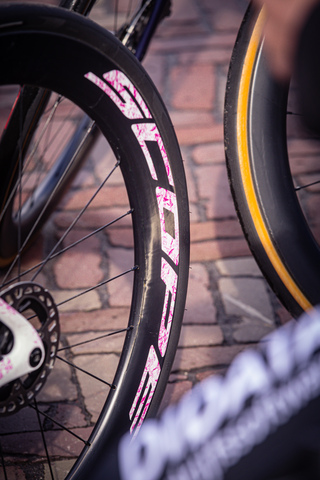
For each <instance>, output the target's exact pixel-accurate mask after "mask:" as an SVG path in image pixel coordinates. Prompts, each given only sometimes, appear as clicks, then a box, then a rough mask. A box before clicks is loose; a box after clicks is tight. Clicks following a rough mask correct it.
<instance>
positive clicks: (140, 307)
mask: <svg viewBox="0 0 320 480" xmlns="http://www.w3.org/2000/svg"><path fill="white" fill-rule="evenodd" d="M0 13H1V14H0V18H1V29H0V45H1V49H0V50H1V52H0V60H1V62H2V65H3V69H2V70H1V73H0V83H1V85H3V86H4V89H5V90H2V92H5V96H2V97H1V98H2V99H3V100H7V99H8V98H9V93H11V92H12V93H15V88H16V86H17V85H18V86H19V85H21V84H22V85H32V86H37V87H41V88H46V89H49V90H50V91H52V92H56V93H57V95H58V97H59V96H60V95H62V96H63V97H64V99H65V100H64V107H63V108H65V111H66V112H67V111H69V107H70V105H71V103H72V104H74V105H75V110H72V112H77V111H80V110H83V111H84V112H85V114H87V115H88V116H89V117H90V118H92V120H93V121H94V122H95V123H96V125H97V126H98V127H99V129H100V130H101V132H102V137H103V138H102V139H101V140H99V144H98V146H97V149H99V150H100V152H101V154H102V155H101V156H102V161H101V162H97V163H95V160H94V155H92V158H89V163H88V165H87V166H86V167H85V168H84V170H83V171H81V172H80V176H79V177H77V178H76V179H75V182H76V183H75V184H73V185H71V187H70V191H69V192H68V194H67V196H66V197H65V200H64V201H63V202H62V204H59V206H57V208H56V210H55V211H54V212H52V215H51V216H50V217H49V219H48V221H47V222H46V223H45V224H44V226H43V228H42V229H41V230H40V233H39V235H38V236H37V237H35V238H33V235H32V234H31V235H30V238H28V239H26V240H24V241H21V240H22V238H23V235H21V228H20V227H19V223H20V222H19V219H21V218H23V216H24V214H25V212H24V210H23V208H24V204H25V203H26V202H28V185H29V181H28V182H27V181H26V182H24V181H23V178H24V176H27V173H28V168H30V169H31V167H26V168H24V165H22V164H21V162H15V163H14V165H12V163H10V161H8V160H7V159H5V161H1V167H0V168H1V169H2V173H3V176H2V177H1V178H2V182H3V183H2V185H1V197H2V212H1V215H2V216H1V219H0V233H1V235H0V238H3V237H4V236H5V235H6V232H7V225H8V224H11V225H13V224H14V225H15V226H16V230H12V232H14V231H15V232H17V233H16V235H15V234H12V240H13V241H14V242H16V243H17V245H18V256H17V257H16V258H14V259H11V260H10V263H9V265H8V266H7V267H5V268H4V269H3V270H2V272H1V276H2V288H1V294H2V295H3V296H4V298H6V299H9V300H12V302H16V303H14V304H17V305H18V306H19V308H20V309H21V311H23V312H24V313H25V314H26V315H28V318H30V317H35V318H36V320H37V321H38V323H39V329H40V330H41V329H42V330H43V331H44V335H46V339H47V340H46V341H47V345H46V346H47V349H49V348H51V343H53V342H54V339H51V336H50V334H49V333H48V332H47V330H46V328H47V327H46V321H42V319H41V318H40V317H41V316H40V315H39V311H40V310H41V308H42V309H43V308H44V307H45V305H43V302H44V300H43V298H42V297H43V295H42V294H41V293H39V292H42V290H41V288H42V287H44V288H46V289H47V290H48V291H49V293H50V294H51V295H52V298H53V302H54V304H55V305H56V306H57V308H58V311H59V323H60V331H61V334H60V344H59V348H58V351H57V355H56V358H55V363H54V366H53V369H52V372H51V373H50V374H48V375H47V374H45V379H44V380H45V382H44V383H45V384H44V386H43V388H42V389H41V390H40V391H39V392H36V391H35V386H36V385H35V384H34V382H33V378H31V377H28V378H27V379H19V380H18V383H19V385H20V387H21V385H22V387H23V388H24V389H25V391H26V392H27V393H26V394H28V393H30V395H32V396H33V397H34V398H35V401H32V402H31V403H30V404H29V405H27V406H23V408H22V407H21V405H19V401H18V400H19V399H16V397H15V396H14V394H13V393H14V392H13V387H14V385H10V386H9V387H8V388H6V389H5V390H2V391H1V392H0V403H1V412H2V413H1V415H2V418H1V422H0V442H1V455H2V459H3V462H5V465H6V467H5V468H6V471H7V474H11V472H12V471H13V472H14V474H17V475H19V474H20V473H21V472H23V474H24V475H25V476H28V475H29V476H30V475H31V476H33V478H35V477H36V478H42V477H45V478H47V477H46V475H47V476H48V478H50V476H52V478H59V479H60V478H65V477H67V478H77V479H79V478H80V479H81V478H89V477H90V478H92V471H93V469H94V465H95V464H96V462H97V459H99V458H103V452H105V451H106V450H107V449H108V448H110V446H111V445H112V443H113V442H114V441H115V439H116V438H118V437H119V436H120V435H122V433H123V432H125V431H127V430H130V431H131V432H132V435H133V436H134V435H135V434H136V432H137V431H138V430H139V427H140V425H141V423H142V421H143V420H144V418H145V417H146V416H147V415H154V414H155V412H156V410H157V408H158V405H159V403H160V401H161V397H162V394H163V391H164V388H165V385H166V381H167V378H168V375H169V372H170V367H171V364H172V361H173V358H174V353H175V350H176V346H177V342H178V337H179V331H180V324H181V320H182V316H183V311H184V303H185V295H186V286H187V277H188V259H189V222H188V201H187V193H186V185H185V177H184V171H183V166H182V161H181V156H180V152H179V148H178V144H177V141H176V138H175V135H174V132H173V130H172V127H171V123H170V120H169V118H168V116H167V113H166V111H165V108H164V105H163V103H162V101H161V99H160V97H159V96H158V94H157V93H156V91H155V89H154V86H153V84H152V82H151V81H150V80H149V78H148V76H147V75H146V73H145V72H144V70H143V69H142V67H141V66H140V65H139V64H138V62H136V61H135V59H134V58H133V57H132V55H131V54H130V53H129V52H127V51H126V50H125V49H124V48H123V47H122V46H121V44H120V43H119V42H118V41H117V40H116V39H114V37H113V36H112V35H108V34H106V32H105V31H104V30H102V29H100V28H99V27H97V26H96V25H95V24H93V23H92V22H90V21H89V20H87V19H83V18H81V17H78V16H76V17H75V16H74V15H72V14H69V13H68V12H65V11H62V10H60V9H59V10H57V9H52V8H48V7H35V6H32V7H31V6H19V7H16V6H13V7H12V6H11V7H3V8H1V12H0ZM57 24H58V25H59V31H56V26H57ZM79 32H81V35H80V38H79ZM9 53H10V54H9ZM22 107H23V106H22ZM49 111H51V108H50V109H49V107H48V110H45V113H46V114H47V113H48V112H49ZM72 115H74V113H73V114H72ZM58 130H59V127H58ZM106 140H107V141H108V144H109V145H110V148H109V147H107V142H106ZM19 149H21V147H19ZM39 156H40V157H41V155H39ZM18 157H19V156H18ZM42 160H43V159H42ZM44 163H45V162H44V161H42V162H40V164H41V165H42V167H43V166H44ZM32 173H33V170H32ZM20 174H22V183H21V182H20ZM26 178H27V177H26ZM79 184H80V185H81V193H80V194H79V190H77V185H79ZM84 197H86V198H84ZM7 199H9V202H7ZM8 206H9V207H8ZM8 208H9V212H10V214H8V213H7V212H8V210H7V209H8ZM10 209H11V210H10ZM82 210H83V212H82ZM26 211H27V210H26ZM4 219H6V222H4ZM131 225H132V231H131ZM70 227H72V228H70ZM69 230H70V231H69ZM93 233H94V235H93ZM29 240H30V245H28V247H29V248H28V249H25V248H24V245H23V243H26V244H29ZM70 247H72V248H70ZM67 249H68V250H67ZM71 252H73V253H71ZM99 259H100V260H99ZM101 259H102V260H101ZM89 284H91V285H89ZM38 285H40V287H41V288H40V290H39V287H38ZM30 296H33V297H35V299H34V301H33V303H34V304H35V305H38V307H39V308H38V307H33V311H31V313H30V309H31V310H32V308H31V307H32V306H33V304H32V302H31V303H30V304H29V303H28V301H29V298H30ZM20 298H24V299H25V302H20ZM71 298H72V301H71ZM27 307H28V308H27ZM30 321H31V320H30ZM32 321H35V320H34V318H33V319H32ZM120 330H121V331H122V332H121V339H120V340H118V337H117V336H115V335H113V334H114V333H119V331H120ZM110 334H112V335H110ZM108 339H109V340H110V339H111V340H112V342H111V344H110V343H108V342H107V340H108ZM40 373H41V372H39V375H40ZM88 373H89V374H91V375H94V377H99V378H100V379H99V380H98V381H97V382H96V380H97V378H94V377H92V376H90V380H87V378H89V377H88ZM107 383H109V385H107ZM20 387H19V388H20ZM22 387H21V388H22ZM8 407H9V408H8ZM9 410H10V411H9ZM66 427H67V428H66ZM43 439H45V443H42V441H43ZM49 459H50V461H49ZM69 471H70V472H69ZM68 472H69V473H68Z"/></svg>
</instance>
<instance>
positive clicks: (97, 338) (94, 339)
mask: <svg viewBox="0 0 320 480" xmlns="http://www.w3.org/2000/svg"><path fill="white" fill-rule="evenodd" d="M132 329H133V327H132V326H130V327H127V328H122V329H121V330H116V331H115V332H111V333H106V334H105V335H100V336H99V337H95V338H91V339H90V340H85V341H83V342H78V343H74V344H73V345H68V346H67V347H61V348H58V352H62V351H63V350H70V349H71V348H75V347H79V346H80V345H86V344H87V343H91V342H96V341H97V340H101V339H102V338H107V337H111V336H113V335H118V334H119V333H124V332H128V331H129V330H132Z"/></svg>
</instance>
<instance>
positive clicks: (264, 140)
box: [224, 5, 320, 317]
mask: <svg viewBox="0 0 320 480" xmlns="http://www.w3.org/2000/svg"><path fill="white" fill-rule="evenodd" d="M263 25H264V12H263V9H262V10H261V11H260V12H258V11H256V10H255V9H253V8H252V6H251V5H249V7H248V10H247V12H246V14H245V17H244V20H243V23H242V25H241V28H240V31H239V34H238V38H237V40H236V44H235V47H234V51H233V54H232V59H231V63H230V69H229V73H228V81H227V90H226V98H225V121H224V127H225V150H226V160H227V168H228V175H229V182H230V185H231V191H232V195H233V199H234V203H235V206H236V210H237V213H238V216H239V219H240V222H241V225H242V228H243V231H244V234H245V237H246V239H247V241H248V244H249V246H250V249H251V251H252V253H253V255H254V257H255V259H256V261H257V263H258V265H259V267H260V269H261V270H262V272H263V274H264V276H265V278H266V279H267V280H268V282H269V284H270V286H271V287H272V289H273V290H274V292H275V293H276V295H277V296H278V298H279V299H280V301H281V302H282V303H283V304H284V306H285V307H286V308H287V309H288V310H289V312H290V313H291V314H292V315H293V316H295V317H297V316H298V315H299V314H300V313H301V312H302V311H304V310H308V309H309V308H310V307H311V306H312V305H316V304H318V303H319V301H320V278H319V271H320V250H319V246H318V243H317V242H316V240H315V239H314V236H313V234H312V232H311V230H310V227H309V225H308V222H307V221H306V218H305V215H304V213H303V211H302V209H301V206H300V203H299V200H298V198H297V194H296V191H295V186H294V182H293V178H292V174H291V170H290V165H289V157H288V149H287V128H286V123H287V120H286V117H287V102H288V87H289V85H285V84H279V83H278V82H276V81H275V80H274V79H273V78H272V76H271V74H270V73H269V71H268V67H267V62H266V60H265V56H264V53H263Z"/></svg>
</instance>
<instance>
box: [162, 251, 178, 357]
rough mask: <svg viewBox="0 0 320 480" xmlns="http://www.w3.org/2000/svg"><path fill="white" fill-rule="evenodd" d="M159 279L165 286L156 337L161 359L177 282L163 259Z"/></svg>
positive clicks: (170, 321)
mask: <svg viewBox="0 0 320 480" xmlns="http://www.w3.org/2000/svg"><path fill="white" fill-rule="evenodd" d="M161 279H162V280H163V281H164V283H165V285H166V294H165V299H164V305H163V311H162V317H161V325H160V331H159V337H158V346H159V350H160V353H161V356H162V357H163V356H164V354H165V353H166V350H167V345H168V340H169V334H170V329H171V324H172V318H173V311H174V306H175V302H176V293H177V282H178V275H177V274H176V272H175V271H174V270H173V268H172V267H171V266H170V265H169V263H168V262H167V261H166V260H165V259H164V258H162V259H161ZM170 294H171V299H170V305H169V298H170ZM168 307H169V313H168ZM166 318H168V320H167V322H166ZM166 323H167V325H166Z"/></svg>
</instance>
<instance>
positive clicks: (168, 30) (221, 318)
mask: <svg viewBox="0 0 320 480" xmlns="http://www.w3.org/2000/svg"><path fill="white" fill-rule="evenodd" d="M52 3H54V0H53V2H52ZM246 6H247V2H246V1H245V0H225V1H224V2H221V0H173V9H172V10H173V11H172V16H171V17H170V18H169V19H166V20H165V22H164V23H163V24H162V25H161V27H160V28H159V30H158V32H157V35H156V37H155V39H154V42H153V44H152V46H151V48H150V51H149V53H148V55H147V57H146V59H145V62H144V65H145V67H146V69H147V71H148V72H149V74H150V75H151V77H152V78H153V80H154V82H155V84H156V85H157V87H158V89H159V91H160V93H161V95H162V96H163V99H164V101H165V103H166V105H167V108H168V110H169V113H170V115H171V118H172V121H173V124H174V126H175V129H176V132H177V136H178V140H179V142H180V146H181V150H182V155H183V158H184V164H185V169H186V174H187V182H188V189H189V199H190V211H191V269H190V281H189V293H188V298H187V306H186V312H185V318H184V325H183V328H182V334H181V339H180V343H179V348H178V351H177V355H176V359H175V362H174V365H173V370H172V374H171V376H170V381H169V384H168V387H167V390H166V394H165V397H164V400H163V404H162V408H163V407H164V406H165V405H168V404H170V403H172V402H175V401H176V400H177V399H178V398H179V397H180V396H181V395H182V394H183V393H184V392H186V391H187V390H189V389H190V388H191V387H192V385H194V384H195V383H197V382H198V381H200V380H202V379H204V378H205V377H207V376H208V375H210V374H212V373H217V372H223V371H224V370H225V369H226V367H227V366H228V364H229V363H230V362H231V360H232V359H233V357H234V356H235V355H236V354H237V353H238V352H240V351H242V350H243V349H245V348H247V347H248V346H252V345H254V344H255V343H256V342H257V341H258V340H259V339H260V338H261V337H262V336H263V335H265V334H266V333H268V332H270V331H271V330H272V329H273V328H274V327H275V325H276V324H278V323H281V322H283V321H285V320H286V319H287V318H288V314H287V312H286V311H285V310H284V309H283V308H282V307H281V306H280V304H279V302H278V301H277V299H276V298H275V297H274V295H273V294H272V292H271V291H270V289H269V287H268V286H267V284H266V282H265V280H264V279H263V277H262V275H261V273H260V271H259V269H258V268H257V266H256V264H255V262H254V260H253V259H252V257H251V255H250V252H249V250H248V247H247V245H246V242H245V240H244V238H243V235H242V232H241V229H240V227H239V224H238V221H237V218H236V213H235V210H234V207H233V203H232V199H231V195H230V192H229V188H228V181H227V174H226V168H225V163H224V148H223V125H222V123H223V102H224V89H225V82H226V75H227V70H228V63H229V60H230V55H231V51H232V46H233V43H234V41H235V37H236V33H237V29H238V27H239V24H240V22H241V18H242V16H243V13H244V11H245V8H246ZM93 18H94V19H95V20H96V21H98V22H100V23H102V24H103V25H107V24H108V22H107V7H106V4H105V3H104V2H103V1H101V2H100V4H98V5H97V7H96V9H95V11H94V12H93ZM1 101H3V100H2V99H1ZM291 147H292V149H293V151H294V152H295V168H296V172H297V174H300V175H308V176H310V175H311V174H312V173H313V171H314V169H313V165H314V164H315V161H314V151H313V150H312V149H311V150H310V152H309V157H308V158H309V160H310V161H309V163H308V168H307V169H305V168H304V165H303V163H302V162H301V158H302V156H304V154H305V146H303V147H301V150H299V148H298V143H294V142H292V144H291ZM299 155H300V156H299ZM112 161H113V159H112V158H111V157H110V154H109V153H108V151H106V150H105V146H104V143H103V141H102V140H101V141H99V142H98V144H97V146H96V147H95V149H94V151H93V152H92V154H91V158H90V161H89V165H88V167H87V168H85V169H84V171H83V172H82V173H81V175H80V177H79V178H78V179H77V182H78V183H76V188H75V189H74V190H73V191H72V194H70V195H69V196H68V198H67V200H66V202H65V204H64V208H63V210H62V211H61V212H60V213H59V215H57V216H56V218H55V224H54V228H55V229H56V230H57V231H60V230H59V229H62V228H63V226H64V225H65V223H66V221H67V220H68V218H69V217H68V215H69V213H70V212H71V211H73V209H74V208H77V207H78V206H79V205H82V204H83V203H84V199H85V196H86V195H88V196H89V195H90V192H91V190H92V187H93V186H94V184H95V183H96V181H97V180H99V179H102V178H104V174H105V169H106V166H108V165H112ZM80 187H81V194H79V188H80ZM112 189H113V193H112V202H109V198H110V197H109V198H106V197H103V195H102V196H100V197H99V198H97V200H96V201H95V203H94V204H93V205H92V206H91V207H90V212H89V214H88V215H87V216H86V217H84V219H83V220H81V223H80V224H79V225H78V229H77V230H76V231H75V233H74V234H72V237H71V236H70V237H68V238H67V239H66V240H65V242H64V243H65V244H68V243H71V242H72V241H74V240H75V239H76V238H78V237H79V236H80V235H82V234H83V233H86V232H88V231H89V229H90V228H92V227H96V226H100V224H101V223H100V221H101V218H103V222H104V223H106V222H107V221H108V219H109V218H112V214H113V213H117V212H118V211H121V212H122V210H121V207H123V206H124V204H125V202H124V201H123V197H124V195H123V190H122V189H121V186H120V181H119V178H118V177H117V174H116V175H115V176H114V177H113V180H112ZM313 200H314V199H313ZM108 202H109V203H108ZM310 202H311V201H310ZM310 209H311V206H310ZM48 228H52V226H51V227H50V225H49V227H48ZM131 247H132V236H131V233H130V229H129V228H128V222H127V220H126V219H124V220H123V221H122V224H121V225H120V226H118V227H114V228H112V229H111V230H110V232H109V233H108V234H107V235H105V234H104V235H102V236H100V237H98V238H97V239H89V240H88V241H87V243H86V244H81V245H79V246H78V247H77V249H76V252H75V253H74V254H68V253H66V254H63V255H62V256H61V258H60V259H59V260H58V261H57V262H56V264H55V266H54V268H53V269H52V271H51V272H50V274H51V277H50V278H49V280H48V282H49V283H50V286H51V288H52V289H53V292H54V295H55V298H56V299H58V300H59V299H62V300H63V298H64V296H65V294H66V292H68V293H69V292H70V291H74V292H75V293H77V292H78V291H79V289H81V288H83V287H86V286H87V285H90V282H91V281H99V280H100V279H101V278H102V277H103V271H105V269H106V268H108V269H109V272H110V274H111V275H117V273H118V272H119V271H120V269H121V268H126V266H127V265H130V258H131V250H130V248H131ZM40 248H42V246H41V238H40V239H39V240H38V243H37V244H36V245H35V246H34V247H32V249H31V251H30V252H29V253H28V255H29V256H30V257H32V256H33V257H34V256H35V255H37V254H38V252H39V249H40ZM70 270H72V272H73V276H72V278H71V279H70V276H68V275H66V273H67V272H69V271H70ZM130 282H131V280H130V279H124V280H123V281H121V283H119V284H117V285H116V286H108V289H109V291H108V295H109V297H108V302H109V303H108V306H109V308H108V309H107V307H106V306H107V297H106V295H107V294H105V295H104V294H101V293H99V294H97V293H96V292H91V294H90V295H89V297H86V299H83V300H78V301H77V302H74V303H73V305H71V306H70V305H68V304H67V305H66V306H64V307H63V314H62V319H63V320H66V322H62V323H63V325H67V327H63V328H64V329H63V333H64V334H65V336H66V337H65V338H66V339H67V340H68V341H70V342H71V341H72V342H73V341H74V340H76V339H77V332H80V331H81V327H82V326H83V325H85V324H86V322H87V321H88V319H89V322H90V328H91V329H92V330H94V331H101V332H102V333H104V332H105V331H106V329H107V327H105V326H104V324H103V323H102V321H101V319H102V318H105V317H106V316H107V317H108V329H109V328H110V329H112V328H114V327H113V326H115V325H119V324H120V325H124V324H125V323H124V322H125V318H126V315H127V311H128V306H129V305H128V302H127V304H124V301H123V300H124V299H126V298H129V296H128V295H126V291H128V292H129V291H130ZM89 345H90V344H89ZM120 348H121V345H119V344H114V345H112V347H111V349H110V352H102V351H101V349H100V348H99V345H98V346H96V347H94V348H93V347H92V348H91V347H89V346H88V347H86V348H85V347H78V348H74V349H73V352H72V353H73V354H74V355H76V357H77V359H78V364H79V365H85V364H87V362H88V358H89V357H88V356H90V362H91V363H92V364H96V365H97V366H98V368H99V364H101V361H102V355H104V356H105V357H106V358H107V363H108V368H109V367H110V369H111V370H112V368H114V360H115V358H114V354H115V352H116V353H117V352H118V351H119V350H120ZM104 373H105V372H104ZM56 375H58V376H59V378H64V388H68V391H69V392H71V394H72V392H73V389H74V388H75V387H74V382H73V380H72V378H71V377H70V374H68V368H67V367H65V366H62V367H60V370H59V371H58V372H57V373H56ZM79 385H80V388H81V389H82V395H83V397H82V399H83V401H84V402H85V403H86V409H85V410H86V411H87V412H88V411H89V412H90V414H91V415H93V416H94V415H95V412H96V407H97V406H96V404H95V396H96V392H95V390H92V388H93V387H92V386H91V383H90V381H89V380H87V379H86V378H85V377H83V378H82V377H81V378H80V379H79ZM49 388H50V389H52V392H53V395H54V396H56V398H60V399H61V398H62V399H63V392H60V391H55V390H54V388H55V387H54V379H49ZM74 394H75V395H76V392H75V393H74ZM43 395H45V394H43ZM42 398H43V399H44V400H45V397H42ZM64 415H65V416H68V415H67V414H66V413H65V412H63V411H60V412H58V413H57V417H58V418H64ZM81 425H82V423H81V422H80V423H79V426H81ZM56 444H57V448H58V444H59V446H60V447H61V448H62V449H63V448H64V443H63V441H61V439H60V438H59V439H58V440H57V441H56Z"/></svg>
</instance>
